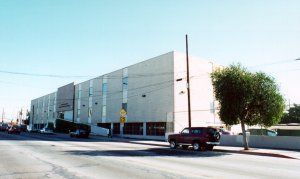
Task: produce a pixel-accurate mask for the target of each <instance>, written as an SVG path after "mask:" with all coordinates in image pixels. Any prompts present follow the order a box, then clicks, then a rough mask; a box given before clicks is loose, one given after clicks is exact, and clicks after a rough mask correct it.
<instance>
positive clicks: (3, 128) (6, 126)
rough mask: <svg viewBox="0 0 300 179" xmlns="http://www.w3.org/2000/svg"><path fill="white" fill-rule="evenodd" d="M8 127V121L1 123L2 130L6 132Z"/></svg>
mask: <svg viewBox="0 0 300 179" xmlns="http://www.w3.org/2000/svg"><path fill="white" fill-rule="evenodd" d="M7 128H8V124H6V123H1V124H0V131H2V132H4V131H6V130H7Z"/></svg>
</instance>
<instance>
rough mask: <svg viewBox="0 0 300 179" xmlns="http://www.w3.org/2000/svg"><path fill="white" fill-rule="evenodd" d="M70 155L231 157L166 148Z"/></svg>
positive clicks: (219, 153)
mask: <svg viewBox="0 0 300 179" xmlns="http://www.w3.org/2000/svg"><path fill="white" fill-rule="evenodd" d="M65 153H66V154H70V155H84V156H106V157H109V156H111V157H155V156H159V157H164V156H168V157H185V158H186V157H191V158H195V157H218V156H224V155H231V154H230V153H226V152H211V151H204V152H202V151H192V150H181V149H176V150H172V149H168V148H149V149H143V150H89V151H87V150H71V151H66V152H65Z"/></svg>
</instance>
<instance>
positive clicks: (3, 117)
mask: <svg viewBox="0 0 300 179" xmlns="http://www.w3.org/2000/svg"><path fill="white" fill-rule="evenodd" d="M3 120H4V108H3V109H2V123H3Z"/></svg>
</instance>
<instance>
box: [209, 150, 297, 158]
mask: <svg viewBox="0 0 300 179" xmlns="http://www.w3.org/2000/svg"><path fill="white" fill-rule="evenodd" d="M213 151H215V152H227V153H236V154H245V155H256V156H265V157H276V158H286V159H296V160H299V159H298V158H294V157H290V156H287V155H283V154H275V153H266V152H252V151H251V150H250V151H244V150H237V151H235V150H226V149H214V150H213Z"/></svg>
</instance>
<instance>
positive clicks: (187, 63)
mask: <svg viewBox="0 0 300 179" xmlns="http://www.w3.org/2000/svg"><path fill="white" fill-rule="evenodd" d="M185 47H186V78H187V79H186V81H187V84H186V89H187V95H188V119H189V129H191V127H192V120H191V118H192V117H191V96H190V69H189V48H188V35H187V34H186V35H185ZM190 132H191V130H190Z"/></svg>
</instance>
